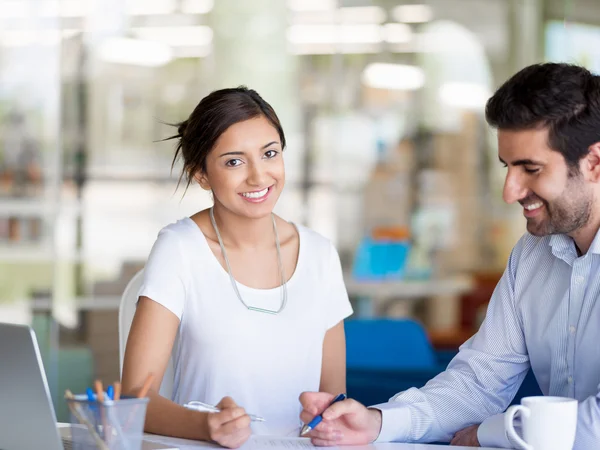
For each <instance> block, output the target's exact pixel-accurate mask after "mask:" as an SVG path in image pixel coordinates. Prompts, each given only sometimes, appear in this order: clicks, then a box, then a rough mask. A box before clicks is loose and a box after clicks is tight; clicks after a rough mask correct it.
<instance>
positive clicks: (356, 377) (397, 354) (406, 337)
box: [344, 319, 445, 405]
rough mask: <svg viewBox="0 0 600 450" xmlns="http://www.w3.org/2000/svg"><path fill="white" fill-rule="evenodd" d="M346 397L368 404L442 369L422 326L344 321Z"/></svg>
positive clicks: (404, 322)
mask: <svg viewBox="0 0 600 450" xmlns="http://www.w3.org/2000/svg"><path fill="white" fill-rule="evenodd" d="M344 327H345V331H346V385H347V391H348V395H350V396H351V397H352V398H354V399H355V400H358V401H359V402H361V403H364V404H367V405H372V404H376V403H381V402H385V401H387V400H389V398H390V397H392V396H393V395H394V394H396V393H397V392H400V391H403V390H406V389H409V388H411V387H421V386H423V385H424V384H425V383H427V381H429V380H430V379H431V378H433V377H434V376H436V375H437V374H438V373H440V372H441V371H442V370H444V369H445V367H442V366H440V365H439V364H438V363H437V360H436V356H435V352H434V350H433V348H432V347H431V344H430V342H429V339H428V338H427V334H426V333H425V330H424V329H423V327H422V326H421V325H420V324H419V323H418V322H415V321H414V320H409V319H354V320H352V319H351V320H348V321H346V322H345V325H344Z"/></svg>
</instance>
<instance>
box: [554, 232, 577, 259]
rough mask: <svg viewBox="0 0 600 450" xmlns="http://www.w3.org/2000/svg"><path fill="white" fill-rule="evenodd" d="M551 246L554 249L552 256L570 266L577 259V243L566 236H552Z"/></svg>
mask: <svg viewBox="0 0 600 450" xmlns="http://www.w3.org/2000/svg"><path fill="white" fill-rule="evenodd" d="M549 245H550V247H551V248H552V254H553V255H554V256H556V257H557V258H559V259H562V260H563V261H565V262H566V263H567V264H569V265H572V264H573V261H574V260H575V259H576V258H577V248H576V247H575V242H574V241H573V239H572V238H571V237H569V236H567V235H566V234H553V235H551V236H550V242H549Z"/></svg>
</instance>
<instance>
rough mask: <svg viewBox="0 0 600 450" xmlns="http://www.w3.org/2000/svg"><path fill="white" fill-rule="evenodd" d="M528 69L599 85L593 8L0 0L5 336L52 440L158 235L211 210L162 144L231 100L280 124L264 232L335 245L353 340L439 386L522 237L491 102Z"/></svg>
mask: <svg viewBox="0 0 600 450" xmlns="http://www.w3.org/2000/svg"><path fill="white" fill-rule="evenodd" d="M544 60H555V61H568V62H576V63H579V64H583V65H585V66H587V67H588V68H590V69H592V70H594V71H600V3H598V2H597V1H596V0H423V1H407V2H402V1H399V0H253V1H245V0H0V321H4V322H17V323H30V324H33V326H34V328H35V330H36V332H37V336H38V340H39V341H40V344H41V347H42V354H43V357H44V362H45V366H46V371H47V374H48V380H49V384H50V388H51V390H52V393H53V396H54V398H55V402H56V405H57V410H58V414H59V419H61V418H62V419H65V418H64V414H65V408H64V405H62V404H61V401H60V392H64V389H65V388H66V387H69V388H71V389H72V390H75V389H82V388H85V386H87V385H89V384H90V383H91V380H93V379H95V378H100V379H102V380H103V381H104V383H105V385H106V384H108V383H111V382H112V381H114V380H116V379H117V378H118V377H119V344H118V339H119V336H118V325H117V316H118V307H119V303H120V300H121V295H122V293H123V290H124V289H125V286H126V285H127V283H128V281H129V280H130V279H131V278H132V277H133V275H134V274H135V273H136V272H137V271H138V270H140V269H141V268H143V266H144V261H145V259H146V257H147V255H148V253H149V250H150V248H151V246H152V244H153V242H154V239H155V238H156V235H157V233H158V231H159V230H160V228H162V227H163V226H165V225H166V224H168V223H170V222H173V221H175V220H177V219H178V218H181V217H182V216H185V215H190V214H193V213H194V212H196V211H197V210H199V209H202V208H205V207H207V206H209V205H210V198H209V196H208V195H207V194H206V193H204V192H203V191H201V190H200V189H199V188H198V187H192V188H190V189H189V190H188V192H187V194H186V195H185V197H183V190H182V189H180V190H178V191H176V190H175V188H176V184H177V178H178V175H179V168H178V167H176V168H175V170H174V171H173V173H171V160H172V156H173V143H172V142H161V141H160V140H161V139H163V138H166V137H168V136H170V135H171V134H172V133H173V129H172V128H170V127H169V126H168V125H166V124H167V123H174V122H177V121H180V120H183V119H184V118H186V117H187V115H189V113H190V112H191V111H192V109H193V108H194V106H195V105H196V104H197V102H198V101H199V100H200V99H201V98H202V97H203V96H204V95H206V94H208V93H209V92H210V91H212V90H214V89H218V88H223V87H230V86H236V85H240V84H244V85H247V86H249V87H251V88H254V89H256V90H257V91H258V92H259V93H260V94H261V95H262V96H263V97H264V98H265V99H266V100H267V101H269V102H270V103H271V104H272V105H273V106H274V108H275V110H276V111H277V112H278V114H279V116H280V118H281V119H282V122H283V126H284V129H285V132H286V134H287V137H288V139H289V141H288V142H289V145H288V148H287V150H286V152H285V159H286V168H287V185H286V189H285V192H284V195H283V196H282V198H281V199H280V201H279V204H278V207H277V212H278V213H279V214H281V215H282V216H283V217H284V218H286V219H288V220H292V221H295V222H298V223H302V224H305V225H307V226H309V227H312V228H314V229H315V230H317V231H319V232H321V233H322V234H324V235H326V236H328V237H329V238H331V239H332V240H333V241H334V243H335V244H336V246H337V248H338V249H339V251H340V255H341V257H342V263H343V266H344V269H345V273H346V282H347V287H348V291H349V294H350V296H351V300H352V302H353V305H354V308H355V315H354V317H353V320H363V319H366V318H373V317H375V318H381V317H385V318H394V319H410V320H414V321H415V322H410V323H417V324H419V326H420V330H423V332H424V334H423V336H424V339H425V341H426V342H425V343H426V345H427V349H428V350H426V351H433V352H436V353H434V355H435V356H434V357H435V358H438V359H437V360H436V369H432V370H437V369H438V368H439V367H442V366H443V364H444V362H445V361H446V362H447V360H444V359H443V355H444V354H445V355H446V356H448V355H452V354H453V352H455V351H456V348H457V347H458V345H459V344H460V343H462V342H463V341H464V340H465V339H467V338H468V337H469V336H471V335H472V334H473V332H474V330H476V329H477V326H478V324H479V323H480V321H481V319H482V317H483V315H484V314H485V308H486V304H487V302H488V300H489V297H490V295H491V292H492V290H493V287H494V285H495V283H496V282H497V280H498V278H499V277H500V275H501V273H502V271H503V268H504V265H505V262H506V259H507V256H508V254H509V252H510V249H511V247H512V245H514V243H515V242H516V240H517V239H518V237H519V236H520V235H521V234H522V233H523V231H524V219H523V218H522V215H521V210H520V208H519V207H518V205H517V206H506V205H504V204H503V203H502V199H501V188H502V182H503V176H504V169H503V168H502V165H501V164H500V163H499V162H498V160H497V155H496V146H495V145H496V144H495V135H494V133H493V132H491V131H490V130H489V129H488V128H487V126H486V124H485V120H484V117H483V108H484V105H485V101H486V100H487V98H488V97H489V96H490V95H491V93H493V91H494V90H495V88H497V87H498V86H499V84H500V83H502V82H503V81H504V80H505V79H506V78H507V77H508V76H510V75H511V74H512V73H514V72H516V71H517V70H518V69H520V68H522V67H524V66H525V65H527V64H530V63H534V62H540V61H544ZM398 322H399V323H400V322H402V321H401V320H399V321H398ZM372 336H373V339H376V338H375V335H372ZM390 336H391V335H390ZM407 336H408V335H407ZM382 339H383V341H385V340H386V338H385V337H383V338H382ZM390 339H391V337H390ZM394 339H396V338H394ZM415 339H416V338H415ZM398 340H402V337H399V338H398ZM409 341H410V339H409ZM375 344H376V345H380V344H382V342H376V343H375ZM385 344H386V345H387V344H388V343H385ZM413 350H414V349H413ZM350 351H351V349H350V348H349V352H350ZM424 351H425V350H424ZM444 352H447V353H444ZM440 355H441V356H440ZM352 357H353V355H349V361H351V359H352ZM398 358H399V359H403V357H402V354H400V356H399V357H398ZM415 358H416V359H419V355H410V356H406V358H404V359H406V360H408V359H410V360H411V361H413V360H415ZM440 358H441V359H440ZM429 363H431V361H429V362H428V364H429ZM416 366H418V364H416ZM412 369H414V367H413V368H412ZM412 369H411V370H412ZM367 383H368V382H367ZM415 383H418V382H417V381H416V382H415ZM390 385H391V386H394V388H395V387H397V389H398V390H399V389H400V388H401V387H402V386H403V385H402V383H401V382H400V381H398V379H391V380H390ZM390 389H393V388H392V387H390ZM349 392H350V393H351V394H352V392H351V389H350V387H349ZM374 395H375V394H374ZM366 400H368V399H366ZM379 400H385V399H379Z"/></svg>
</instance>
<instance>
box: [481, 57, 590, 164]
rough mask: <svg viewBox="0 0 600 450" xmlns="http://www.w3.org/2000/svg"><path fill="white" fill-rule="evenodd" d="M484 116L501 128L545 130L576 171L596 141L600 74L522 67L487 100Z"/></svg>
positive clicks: (570, 67) (546, 66)
mask: <svg viewBox="0 0 600 450" xmlns="http://www.w3.org/2000/svg"><path fill="white" fill-rule="evenodd" d="M485 115H486V119H487V121H488V123H489V124H490V125H491V126H493V127H495V128H498V129H501V130H502V129H504V130H515V131H518V130H527V129H534V128H547V129H548V136H549V139H548V141H549V142H548V146H549V147H550V148H551V149H553V150H555V151H558V152H560V153H561V154H562V155H563V157H564V158H565V161H566V162H567V165H568V166H569V168H570V169H571V170H570V172H571V173H578V172H579V160H580V159H581V158H582V157H584V156H585V155H586V154H587V153H588V151H589V150H588V149H589V147H590V146H591V145H592V144H594V143H596V142H600V76H597V75H593V74H592V73H590V71H589V70H587V69H585V68H583V67H579V66H575V65H571V64H558V63H545V64H534V65H531V66H528V67H525V68H524V69H522V70H521V71H520V72H518V73H517V74H515V75H513V76H512V77H511V78H510V79H509V80H508V81H506V82H505V83H504V84H503V85H502V86H501V87H500V88H499V89H498V90H497V91H496V93H495V94H494V95H493V96H492V98H490V99H489V100H488V102H487V105H486V109H485ZM573 169H574V171H573Z"/></svg>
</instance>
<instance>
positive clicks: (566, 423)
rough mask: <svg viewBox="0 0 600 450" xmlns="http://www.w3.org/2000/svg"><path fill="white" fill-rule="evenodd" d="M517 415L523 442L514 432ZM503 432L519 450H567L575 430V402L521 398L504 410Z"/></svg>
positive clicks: (562, 399) (572, 440)
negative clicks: (519, 414)
mask: <svg viewBox="0 0 600 450" xmlns="http://www.w3.org/2000/svg"><path fill="white" fill-rule="evenodd" d="M517 413H521V423H522V430H523V439H521V438H520V437H519V435H518V434H517V433H516V432H515V427H514V417H515V414H517ZM504 429H505V430H506V434H508V436H509V438H512V441H513V442H516V443H518V444H519V445H520V446H521V448H522V449H523V450H571V449H572V448H573V444H574V443H575V431H576V429H577V400H575V399H572V398H567V397H545V396H541V397H524V398H522V399H521V404H520V405H514V406H511V407H510V408H508V410H507V411H506V414H505V416H504Z"/></svg>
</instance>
